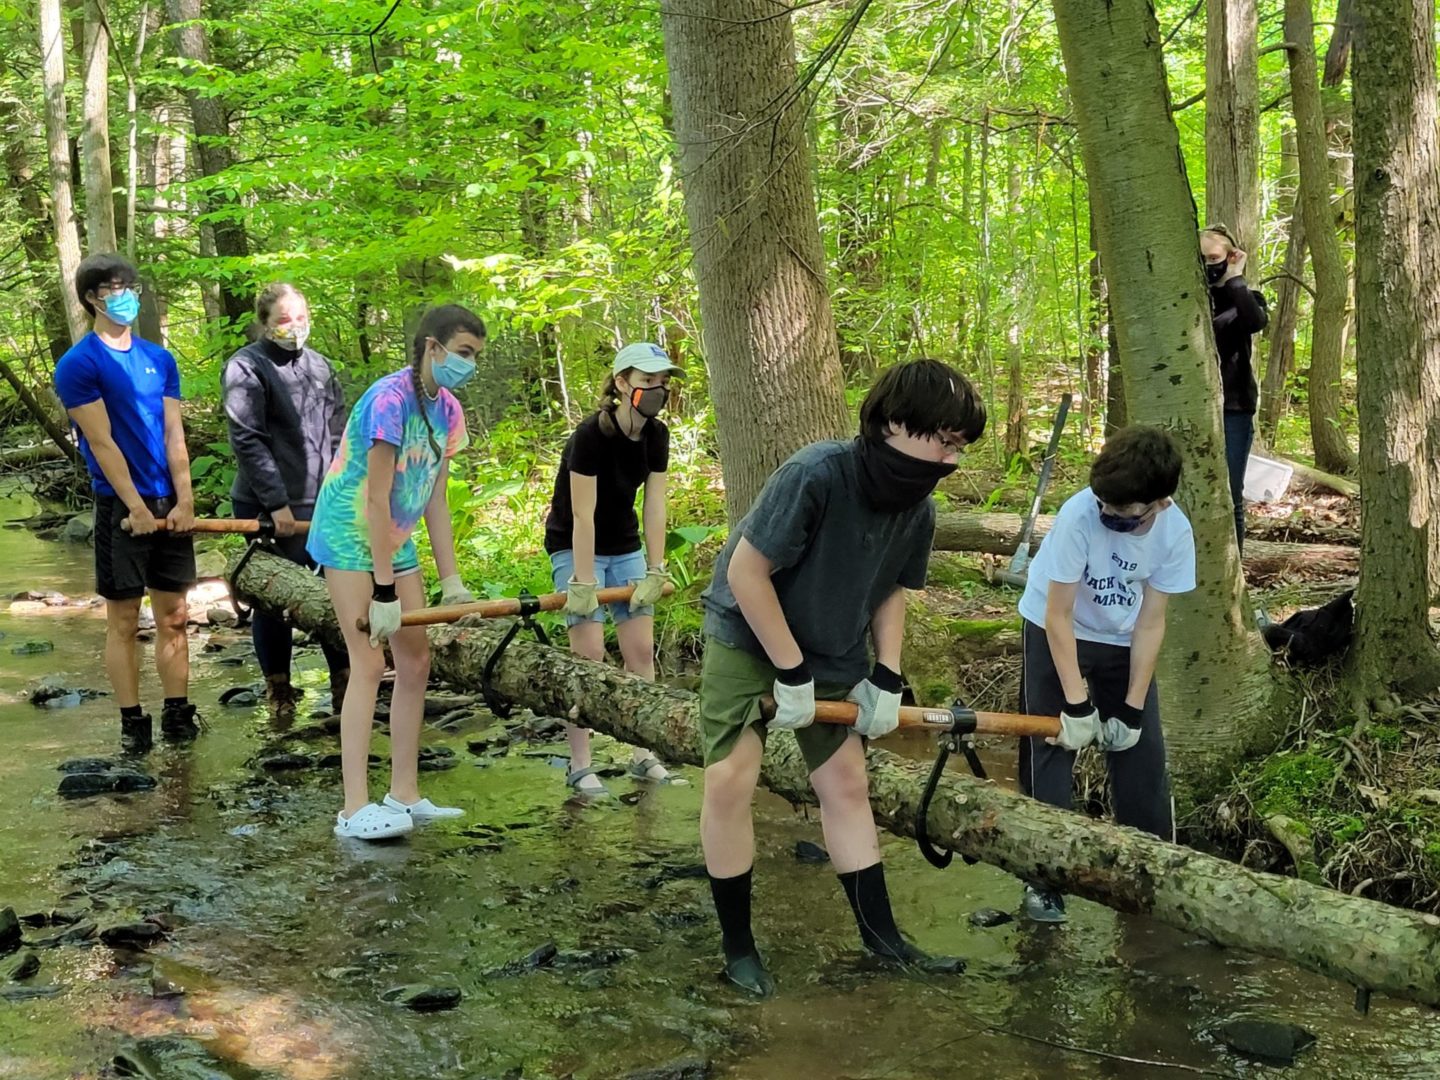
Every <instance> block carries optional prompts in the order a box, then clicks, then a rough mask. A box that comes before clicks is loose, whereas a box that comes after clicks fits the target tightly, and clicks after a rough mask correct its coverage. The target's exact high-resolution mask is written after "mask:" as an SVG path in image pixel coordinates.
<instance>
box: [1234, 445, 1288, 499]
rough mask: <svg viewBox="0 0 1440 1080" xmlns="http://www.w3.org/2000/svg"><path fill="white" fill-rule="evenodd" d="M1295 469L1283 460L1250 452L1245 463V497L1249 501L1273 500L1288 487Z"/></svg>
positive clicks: (1282, 494)
mask: <svg viewBox="0 0 1440 1080" xmlns="http://www.w3.org/2000/svg"><path fill="white" fill-rule="evenodd" d="M1294 475H1295V469H1294V468H1293V467H1292V466H1290V465H1287V464H1285V462H1283V461H1272V460H1271V459H1270V458H1263V457H1260V456H1259V455H1258V454H1251V455H1250V460H1249V461H1247V462H1246V463H1245V498H1246V500H1248V501H1249V502H1274V501H1275V500H1276V499H1279V498H1281V497H1282V496H1284V494H1285V491H1286V489H1287V488H1289V487H1290V478H1291V477H1293V476H1294Z"/></svg>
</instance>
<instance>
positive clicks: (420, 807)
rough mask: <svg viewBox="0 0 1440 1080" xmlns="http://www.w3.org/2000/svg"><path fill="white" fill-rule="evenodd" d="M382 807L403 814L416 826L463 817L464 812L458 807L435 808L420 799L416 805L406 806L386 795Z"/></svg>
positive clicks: (430, 803) (392, 796) (427, 801)
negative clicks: (443, 819)
mask: <svg viewBox="0 0 1440 1080" xmlns="http://www.w3.org/2000/svg"><path fill="white" fill-rule="evenodd" d="M384 807H385V809H386V810H389V811H390V812H391V813H393V814H404V815H405V816H406V817H408V818H409V819H410V820H411V821H413V822H415V824H417V825H423V824H425V822H427V821H438V820H440V819H441V818H457V817H464V816H465V811H464V810H461V809H460V808H459V807H458V806H436V805H435V804H434V803H433V802H431V801H430V800H429V799H421V800H420V801H419V802H417V803H408V804H407V803H403V802H401V801H400V800H399V799H397V798H395V796H394V795H391V794H388V793H387V794H386V796H385V802H384Z"/></svg>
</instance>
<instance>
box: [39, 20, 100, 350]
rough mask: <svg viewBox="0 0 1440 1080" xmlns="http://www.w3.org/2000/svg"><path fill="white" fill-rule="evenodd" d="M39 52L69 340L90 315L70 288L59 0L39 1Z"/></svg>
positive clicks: (76, 251)
mask: <svg viewBox="0 0 1440 1080" xmlns="http://www.w3.org/2000/svg"><path fill="white" fill-rule="evenodd" d="M40 56H41V60H42V62H43V64H44V79H45V141H46V143H47V145H48V146H49V150H50V216H51V220H52V222H53V224H54V226H55V251H56V256H57V262H58V263H59V267H60V295H61V296H62V297H63V298H64V301H65V321H66V323H68V324H69V327H70V341H71V344H74V343H75V342H77V341H79V340H80V339H81V338H82V337H84V336H85V335H86V334H88V333H89V332H90V319H89V317H88V316H87V315H86V314H85V309H84V308H83V307H82V306H81V305H80V297H79V296H78V295H76V293H75V271H76V270H78V269H79V268H80V231H79V227H78V226H77V225H76V222H75V192H74V189H73V188H72V187H71V183H70V133H69V127H68V120H67V116H66V110H65V24H64V19H63V17H62V15H61V11H60V0H40Z"/></svg>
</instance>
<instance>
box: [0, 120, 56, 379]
mask: <svg viewBox="0 0 1440 1080" xmlns="http://www.w3.org/2000/svg"><path fill="white" fill-rule="evenodd" d="M0 132H4V138H5V173H6V175H8V176H9V178H10V186H11V191H12V193H13V195H14V197H15V201H16V205H17V206H18V207H19V209H20V246H21V248H22V249H23V250H24V252H25V264H26V266H27V267H29V270H30V274H31V276H32V278H33V280H34V281H35V287H36V288H37V289H38V290H39V291H40V295H41V298H42V300H41V304H40V310H39V312H37V314H38V315H39V318H40V322H41V328H42V334H43V336H44V338H45V342H46V345H47V347H48V351H49V353H50V360H51V363H54V362H55V361H57V360H59V359H60V357H61V356H63V355H64V354H65V350H66V349H68V348H70V327H69V325H68V324H67V322H66V318H65V296H64V293H63V292H62V290H61V288H60V282H59V280H58V278H57V277H56V275H55V273H54V272H53V271H52V270H51V269H50V268H51V267H52V266H53V265H54V256H53V255H52V253H51V252H52V248H53V245H54V243H55V233H54V230H53V227H52V223H51V220H50V215H49V214H48V213H47V211H46V199H45V195H44V192H43V190H42V181H40V180H38V179H36V176H35V170H34V169H33V168H32V167H31V161H30V136H31V134H32V131H31V125H30V124H29V123H27V122H26V120H25V118H24V115H23V111H22V110H21V108H20V103H19V102H18V101H14V100H11V101H0Z"/></svg>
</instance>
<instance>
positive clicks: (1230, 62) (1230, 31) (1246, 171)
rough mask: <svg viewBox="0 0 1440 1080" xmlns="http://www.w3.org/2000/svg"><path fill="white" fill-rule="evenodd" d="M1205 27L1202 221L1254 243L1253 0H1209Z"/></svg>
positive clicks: (1244, 243)
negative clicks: (1203, 205)
mask: <svg viewBox="0 0 1440 1080" xmlns="http://www.w3.org/2000/svg"><path fill="white" fill-rule="evenodd" d="M1206 10H1207V20H1206V28H1205V220H1206V222H1207V223H1212V222H1224V223H1225V224H1226V225H1228V226H1229V227H1230V231H1231V233H1232V235H1234V236H1235V237H1236V238H1237V239H1238V240H1239V242H1240V246H1241V247H1243V248H1245V249H1247V250H1249V249H1251V248H1252V247H1253V246H1254V245H1255V244H1256V243H1257V242H1258V241H1259V233H1260V229H1259V214H1260V195H1259V189H1260V55H1259V35H1260V21H1259V15H1258V13H1257V11H1256V3H1255V0H1209V3H1208V4H1207V5H1206Z"/></svg>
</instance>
